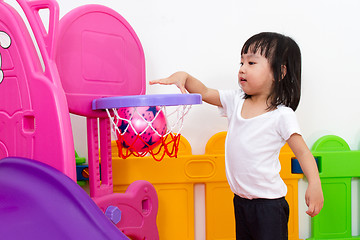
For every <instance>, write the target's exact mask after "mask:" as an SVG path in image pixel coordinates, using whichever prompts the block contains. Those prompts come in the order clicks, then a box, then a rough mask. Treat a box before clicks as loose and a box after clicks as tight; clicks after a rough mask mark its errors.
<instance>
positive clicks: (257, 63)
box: [238, 51, 274, 97]
mask: <svg viewBox="0 0 360 240" xmlns="http://www.w3.org/2000/svg"><path fill="white" fill-rule="evenodd" d="M238 79H239V84H240V86H241V88H242V89H243V91H244V92H245V93H246V94H247V95H250V96H265V97H268V96H269V95H270V92H271V89H272V86H273V82H274V77H273V71H272V69H271V67H270V63H269V61H268V60H267V59H266V58H265V57H264V56H262V55H261V54H260V53H258V52H257V53H255V54H254V53H251V51H249V52H248V53H246V54H243V55H241V66H240V70H239V74H238Z"/></svg>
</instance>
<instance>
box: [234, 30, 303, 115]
mask: <svg viewBox="0 0 360 240" xmlns="http://www.w3.org/2000/svg"><path fill="white" fill-rule="evenodd" d="M249 51H250V52H251V53H254V54H255V53H257V52H259V53H260V54H261V55H262V56H264V57H265V58H266V59H268V61H269V63H270V66H271V69H272V71H273V74H274V84H273V89H272V91H271V93H270V96H269V100H270V106H269V109H275V108H276V107H277V106H278V105H281V104H283V105H285V106H287V107H290V108H292V109H293V110H294V111H295V110H296V108H297V106H298V105H299V101H300V94H301V52H300V48H299V46H298V45H297V44H296V42H295V41H294V40H293V39H291V38H290V37H287V36H284V35H282V34H279V33H272V32H263V33H259V34H256V35H254V36H252V37H251V38H249V39H248V40H247V41H246V42H245V44H244V46H243V48H242V50H241V55H243V54H246V53H248V52H249ZM284 66H285V71H286V73H285V72H283V71H282V69H284ZM283 73H284V74H285V76H283V75H284V74H283ZM250 97H251V96H249V95H247V94H245V98H250Z"/></svg>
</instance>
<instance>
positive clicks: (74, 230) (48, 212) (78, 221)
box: [0, 157, 129, 240]
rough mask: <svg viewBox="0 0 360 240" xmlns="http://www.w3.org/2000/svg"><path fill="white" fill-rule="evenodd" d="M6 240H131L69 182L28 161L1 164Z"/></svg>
mask: <svg viewBox="0 0 360 240" xmlns="http://www.w3.org/2000/svg"><path fill="white" fill-rule="evenodd" d="M0 189H1V191H0V219H1V223H0V236H1V239H11V240H18V239H19V240H20V239H36V240H43V239H46V240H48V239H52V240H64V239H67V240H72V239H74V240H75V239H76V240H79V239H87V240H90V239H97V240H99V239H102V240H107V239H109V240H110V239H117V240H128V239H129V238H127V237H126V236H125V235H124V234H123V233H122V232H121V231H120V230H119V229H118V228H117V227H116V226H115V225H114V224H113V223H112V222H111V221H109V219H108V218H107V217H106V216H105V215H104V213H103V212H102V211H101V210H100V208H99V207H98V206H97V205H96V204H95V203H94V202H93V201H92V200H91V198H90V197H89V196H88V195H87V193H86V192H85V191H84V190H83V189H82V188H81V187H79V186H78V185H77V184H76V183H75V182H74V181H72V180H71V179H70V178H69V177H67V176H65V175H64V174H63V173H61V172H60V171H58V170H56V169H55V168H52V167H50V166H48V165H45V164H43V163H40V162H37V161H34V160H29V159H25V158H11V157H8V158H4V159H2V160H0Z"/></svg>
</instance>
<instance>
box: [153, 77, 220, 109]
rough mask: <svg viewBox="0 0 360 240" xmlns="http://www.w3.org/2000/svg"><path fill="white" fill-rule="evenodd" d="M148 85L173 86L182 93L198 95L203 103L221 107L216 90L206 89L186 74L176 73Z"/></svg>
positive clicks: (198, 81)
mask: <svg viewBox="0 0 360 240" xmlns="http://www.w3.org/2000/svg"><path fill="white" fill-rule="evenodd" d="M149 84H150V85H153V84H163V85H171V84H174V85H176V86H177V87H178V88H179V89H180V91H181V92H182V93H186V91H188V92H189V93H199V94H201V97H202V100H203V101H205V102H207V103H209V104H212V105H215V106H221V101H220V95H219V91H218V90H216V89H212V88H208V87H206V86H205V85H204V84H203V83H202V82H201V81H200V80H198V79H196V78H194V77H193V76H191V75H190V74H188V73H186V72H176V73H174V74H172V75H171V76H170V77H168V78H163V79H158V80H152V81H149Z"/></svg>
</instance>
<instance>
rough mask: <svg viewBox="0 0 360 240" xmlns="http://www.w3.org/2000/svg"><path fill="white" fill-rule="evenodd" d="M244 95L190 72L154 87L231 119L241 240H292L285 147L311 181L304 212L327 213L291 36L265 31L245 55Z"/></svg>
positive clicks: (230, 172)
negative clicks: (301, 114) (170, 87)
mask: <svg viewBox="0 0 360 240" xmlns="http://www.w3.org/2000/svg"><path fill="white" fill-rule="evenodd" d="M238 82H239V85H240V88H239V89H234V90H226V91H225V90H215V89H211V88H208V87H206V86H205V85H204V84H203V83H202V82H200V81H199V80H197V79H196V78H194V77H192V76H191V75H189V74H187V73H185V72H177V73H174V74H173V75H171V76H170V77H168V78H165V79H160V80H154V81H150V84H157V83H158V84H165V85H167V84H175V85H176V86H177V87H178V88H180V90H181V92H182V93H186V91H188V92H190V93H199V94H201V96H202V99H203V100H204V101H205V102H207V103H209V104H212V105H215V106H218V107H219V108H220V110H221V112H222V114H223V115H224V116H226V117H227V118H228V122H229V127H228V132H227V137H226V143H225V166H226V176H227V179H228V182H229V185H230V188H231V190H232V191H233V192H234V211H235V221H236V239H242V240H243V239H249V240H250V239H251V240H272V239H273V240H282V239H288V229H287V224H288V219H289V206H288V204H287V202H286V200H285V195H286V193H287V188H286V185H285V183H284V181H283V180H282V179H281V178H280V174H279V172H280V168H281V166H280V162H279V152H280V149H281V148H282V146H283V145H284V144H285V143H286V142H287V143H288V144H289V146H290V148H291V149H292V151H293V152H294V154H295V156H296V158H297V159H298V160H299V162H300V165H301V168H302V170H303V172H304V174H305V176H306V177H307V179H308V183H309V184H308V187H307V190H306V193H305V201H306V204H307V206H308V210H307V211H306V213H307V214H308V215H310V216H311V217H313V216H315V215H317V214H318V213H319V212H320V210H321V208H322V207H323V201H324V198H323V194H322V189H321V182H320V178H319V174H318V169H317V166H316V163H315V159H314V157H313V155H312V154H311V152H310V150H309V149H308V147H307V146H306V144H305V142H304V140H303V138H302V136H301V132H300V128H299V125H298V122H297V119H296V116H295V112H294V111H295V110H296V108H297V106H298V104H299V100H300V85H301V53H300V49H299V47H298V45H297V44H296V43H295V41H294V40H292V39H291V38H289V37H287V36H284V35H281V34H278V33H267V32H266V33H259V34H257V35H254V36H253V37H251V38H250V39H248V40H247V41H246V42H245V44H244V46H243V48H242V50H241V67H240V70H239V73H238Z"/></svg>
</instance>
